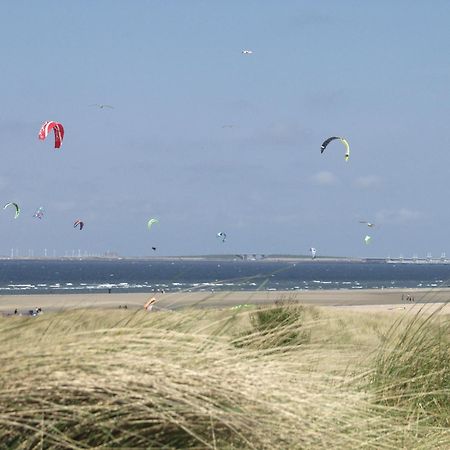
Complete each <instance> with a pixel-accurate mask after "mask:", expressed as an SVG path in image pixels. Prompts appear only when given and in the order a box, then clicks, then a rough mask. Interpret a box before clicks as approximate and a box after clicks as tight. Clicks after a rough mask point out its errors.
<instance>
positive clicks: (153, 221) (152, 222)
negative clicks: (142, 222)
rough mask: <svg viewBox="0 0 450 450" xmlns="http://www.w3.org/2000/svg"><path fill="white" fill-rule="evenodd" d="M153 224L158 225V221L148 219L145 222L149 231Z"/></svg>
mask: <svg viewBox="0 0 450 450" xmlns="http://www.w3.org/2000/svg"><path fill="white" fill-rule="evenodd" d="M154 223H159V220H158V219H150V220H149V221H148V222H147V227H148V229H149V230H150V229H151V227H152V225H153V224H154Z"/></svg>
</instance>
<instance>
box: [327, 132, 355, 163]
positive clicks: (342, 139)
mask: <svg viewBox="0 0 450 450" xmlns="http://www.w3.org/2000/svg"><path fill="white" fill-rule="evenodd" d="M335 139H339V140H340V141H341V142H342V143H343V144H344V145H345V160H346V161H348V159H349V158H350V145H349V144H348V142H347V139H344V138H343V137H339V136H332V137H330V138H328V139H326V140H325V141H324V142H323V144H322V145H321V146H320V153H323V152H324V151H325V149H326V148H327V146H328V144H329V143H330V142H331V141H334V140H335Z"/></svg>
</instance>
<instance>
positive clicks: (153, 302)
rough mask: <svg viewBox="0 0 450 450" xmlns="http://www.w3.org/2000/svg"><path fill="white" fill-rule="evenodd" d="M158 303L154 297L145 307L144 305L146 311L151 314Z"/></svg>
mask: <svg viewBox="0 0 450 450" xmlns="http://www.w3.org/2000/svg"><path fill="white" fill-rule="evenodd" d="M155 303H156V298H155V297H152V298H151V299H150V300H149V301H148V302H147V303H146V304H145V305H144V309H145V310H146V311H148V312H150V311H151V310H152V309H153V306H154V305H155Z"/></svg>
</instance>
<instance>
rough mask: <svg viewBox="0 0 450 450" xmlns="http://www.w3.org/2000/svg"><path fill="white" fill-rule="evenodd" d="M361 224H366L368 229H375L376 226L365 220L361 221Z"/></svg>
mask: <svg viewBox="0 0 450 450" xmlns="http://www.w3.org/2000/svg"><path fill="white" fill-rule="evenodd" d="M359 223H365V224H366V225H367V226H368V227H370V228H373V227H374V226H375V224H374V223H372V222H366V221H365V220H360V221H359Z"/></svg>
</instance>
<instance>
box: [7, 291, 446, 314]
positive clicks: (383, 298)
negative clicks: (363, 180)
mask: <svg viewBox="0 0 450 450" xmlns="http://www.w3.org/2000/svg"><path fill="white" fill-rule="evenodd" d="M407 296H411V297H413V298H414V302H411V301H407V300H406V298H407ZM151 297H156V299H157V303H156V308H155V309H156V310H158V309H160V310H165V309H170V310H174V309H179V308H186V307H201V308H205V307H208V308H230V307H233V306H236V305H242V304H257V305H261V304H271V303H274V302H275V301H277V300H293V301H299V302H301V303H304V304H311V305H317V306H327V307H339V308H346V309H352V310H361V309H364V310H370V311H396V310H404V309H411V308H413V307H414V305H418V304H428V305H431V304H433V305H435V306H434V307H431V309H434V308H435V307H438V306H441V305H442V303H446V302H448V300H449V299H450V289H449V288H446V289H436V290H429V289H389V290H387V289H367V290H364V289H361V290H342V289H341V290H316V291H239V292H231V291H223V292H185V293H183V292H176V293H166V294H159V293H155V294H152V293H120V292H118V293H111V294H107V293H89V294H46V295H2V296H0V312H1V313H2V314H8V313H11V312H13V311H14V309H15V308H17V309H18V310H19V312H22V313H26V312H27V311H28V310H30V309H33V308H36V307H40V308H42V310H43V311H44V312H45V311H58V310H59V311H61V310H67V309H80V308H101V309H108V308H119V306H124V305H126V306H127V308H129V309H140V308H142V307H143V305H144V304H145V302H146V301H148V299H149V298H151ZM414 309H416V308H414ZM442 311H443V312H450V308H449V305H448V303H447V304H446V305H445V306H444V308H443V310H442Z"/></svg>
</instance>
